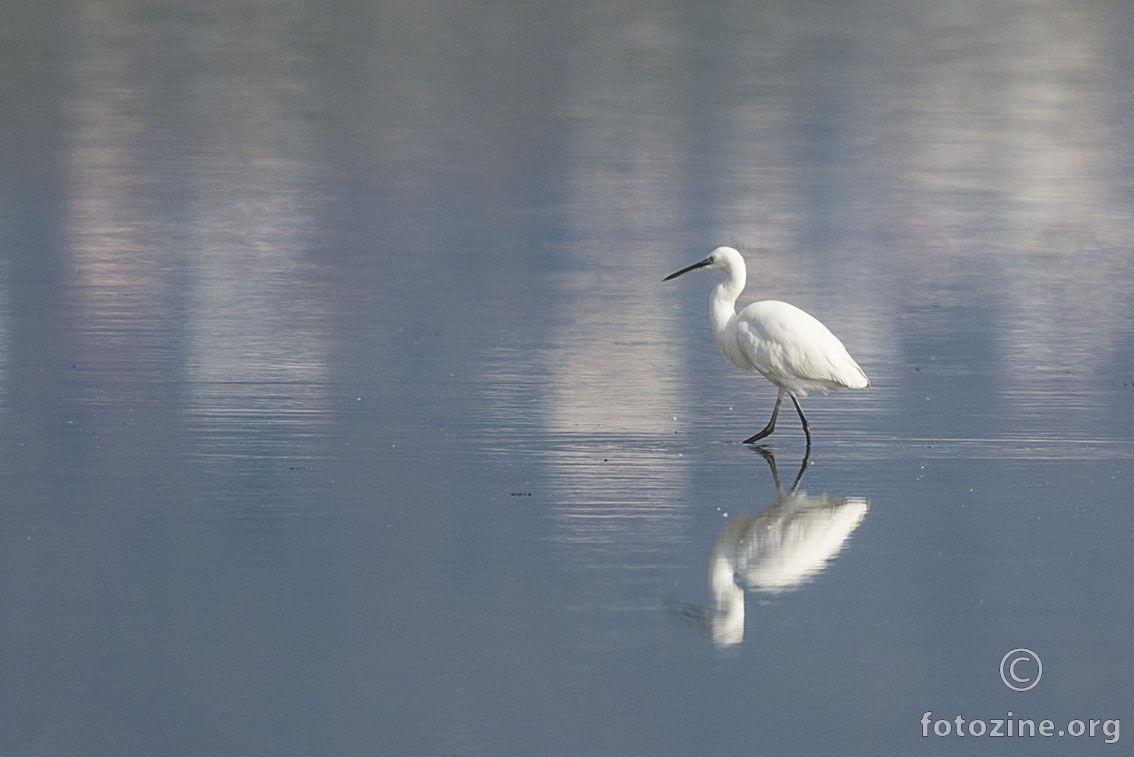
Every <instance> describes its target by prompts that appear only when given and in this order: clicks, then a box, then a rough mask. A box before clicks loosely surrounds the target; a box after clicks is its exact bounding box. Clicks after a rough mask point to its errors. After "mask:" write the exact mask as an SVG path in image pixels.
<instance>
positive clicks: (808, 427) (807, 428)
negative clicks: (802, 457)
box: [777, 394, 811, 454]
mask: <svg viewBox="0 0 1134 757" xmlns="http://www.w3.org/2000/svg"><path fill="white" fill-rule="evenodd" d="M788 396H789V397H791V403H792V404H793V405H795V412H797V413H799V420H800V422H802V423H803V433H804V434H805V435H806V436H807V452H808V453H809V454H810V452H811V424H809V423H808V422H807V419H806V418H804V417H803V408H801V407H800V406H799V400H797V399H796V398H795V395H794V394H789V395H788ZM777 404H779V403H777Z"/></svg>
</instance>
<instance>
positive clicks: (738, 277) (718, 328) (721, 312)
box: [709, 263, 745, 339]
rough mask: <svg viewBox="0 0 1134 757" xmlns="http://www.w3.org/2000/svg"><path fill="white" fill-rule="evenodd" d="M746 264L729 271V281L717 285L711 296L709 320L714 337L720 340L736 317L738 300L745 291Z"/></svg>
mask: <svg viewBox="0 0 1134 757" xmlns="http://www.w3.org/2000/svg"><path fill="white" fill-rule="evenodd" d="M744 280H745V270H744V264H743V263H741V264H740V266H739V267H737V268H733V269H732V270H730V271H729V276H728V278H727V279H725V280H724V281H722V282H721V283H719V284H717V285H716V287H715V288H714V289H713V293H712V294H711V295H709V320H710V321H711V322H712V324H713V336H715V337H717V338H718V339H719V338H720V336H721V335H722V334H724V332H725V330H726V329H727V328H728V325H729V322H730V321H731V320H732V319H733V318H735V317H736V298H737V297H739V296H740V293H741V292H742V291H744Z"/></svg>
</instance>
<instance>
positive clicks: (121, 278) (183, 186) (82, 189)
mask: <svg viewBox="0 0 1134 757" xmlns="http://www.w3.org/2000/svg"><path fill="white" fill-rule="evenodd" d="M78 10H79V12H81V13H82V15H83V18H82V19H81V20H80V22H79V26H80V27H81V28H82V29H83V34H82V35H79V37H78V40H79V41H78V49H77V50H76V51H75V55H74V66H73V72H72V78H73V95H72V98H71V100H70V105H69V109H68V118H69V121H70V124H69V126H70V130H69V131H70V134H71V144H70V151H69V174H70V176H69V182H68V186H69V187H70V193H71V194H70V197H69V198H68V212H67V218H68V233H67V241H68V243H69V246H70V251H69V253H70V272H71V279H72V285H73V288H74V290H75V296H74V297H73V301H74V302H75V305H74V307H75V312H74V313H73V318H74V321H75V323H76V332H77V333H79V334H80V335H81V336H82V338H81V339H79V345H78V346H77V349H78V351H79V353H80V354H81V355H83V359H84V360H85V363H86V365H87V366H89V367H91V368H94V369H97V370H98V371H99V375H104V376H105V375H115V376H119V377H123V378H126V379H127V380H148V381H155V380H162V379H165V380H173V381H186V382H188V383H189V384H190V387H189V389H188V391H186V392H185V397H186V398H187V399H186V400H185V401H186V402H187V403H188V405H189V413H190V415H191V416H192V417H195V418H197V419H198V421H200V423H201V424H202V425H201V428H199V429H198V430H200V431H202V432H203V433H201V434H198V435H197V436H196V438H197V439H199V440H201V441H202V443H203V446H202V449H203V450H207V451H208V453H209V454H225V453H226V443H225V442H226V440H227V441H228V442H235V443H237V444H245V443H247V440H244V441H241V440H240V438H238V437H236V436H233V434H234V433H241V434H242V433H246V432H247V431H248V430H252V431H253V432H254V431H255V430H256V429H258V428H260V427H261V425H262V424H263V423H265V422H271V423H273V424H275V426H274V427H275V428H277V429H278V428H282V429H288V428H290V427H293V426H297V425H300V424H301V425H302V426H303V427H304V428H306V429H307V432H309V430H310V429H309V428H308V427H309V425H310V424H311V423H312V422H313V421H316V420H318V419H319V418H320V416H319V414H318V410H319V409H320V406H321V405H320V403H321V402H323V400H324V394H325V382H326V377H327V356H326V350H327V346H326V338H327V329H328V317H327V314H326V309H325V303H324V301H323V299H322V295H323V294H324V292H323V291H322V289H321V287H320V286H319V282H318V279H317V277H316V276H315V268H314V266H313V264H312V261H311V260H310V256H311V254H312V249H313V248H314V246H315V245H316V220H317V213H318V212H319V209H320V207H321V205H322V203H323V197H324V193H323V191H322V187H321V186H320V184H319V181H318V179H317V176H316V172H315V168H314V167H313V165H312V164H311V163H310V158H311V156H313V155H317V154H318V151H317V150H315V149H314V148H313V147H312V145H311V144H310V138H309V135H308V134H307V125H306V123H305V121H304V120H303V118H302V113H303V110H302V108H299V107H297V106H296V98H301V97H303V96H304V95H305V93H306V91H307V89H308V87H307V85H306V84H305V82H304V81H302V80H301V79H300V78H299V76H298V75H297V74H296V69H295V68H294V67H293V66H292V65H291V63H292V61H291V57H290V55H291V54H290V53H289V47H288V43H287V38H286V32H287V29H288V25H289V24H290V23H291V20H290V19H289V18H288V17H287V15H286V14H263V15H261V14H257V13H249V12H247V11H246V10H239V9H235V8H233V9H231V10H224V9H221V10H216V11H215V13H217V14H218V15H217V17H215V18H205V17H194V18H193V19H192V22H190V20H189V19H188V18H180V17H178V18H177V19H174V20H175V21H177V23H168V24H167V23H162V21H161V19H160V18H154V17H152V16H151V15H147V14H145V13H141V12H138V9H137V8H131V6H130V5H129V4H125V5H122V6H119V5H111V4H104V3H88V4H83V5H82V6H79V8H78ZM190 64H191V65H190ZM282 385H287V387H288V388H287V389H286V391H283V390H281V391H274V390H273V389H272V387H279V386H282ZM165 396H168V395H165ZM229 421H235V423H230V422H229ZM261 430H262V429H261ZM305 433H306V432H305ZM284 436H285V437H286V436H287V433H286V432H285V434H284ZM218 442H221V443H220V444H218ZM228 451H232V450H231V449H228Z"/></svg>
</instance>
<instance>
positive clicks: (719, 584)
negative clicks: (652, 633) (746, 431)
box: [701, 447, 870, 647]
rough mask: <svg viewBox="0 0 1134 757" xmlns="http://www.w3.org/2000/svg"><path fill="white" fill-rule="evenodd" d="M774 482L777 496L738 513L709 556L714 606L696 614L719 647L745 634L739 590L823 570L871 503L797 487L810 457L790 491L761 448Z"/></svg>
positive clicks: (792, 584) (779, 584) (782, 586)
mask: <svg viewBox="0 0 1134 757" xmlns="http://www.w3.org/2000/svg"><path fill="white" fill-rule="evenodd" d="M756 449H757V451H758V452H759V453H760V454H761V455H763V456H764V459H765V460H767V462H768V466H769V467H770V468H771V469H772V479H773V480H774V481H775V484H776V501H775V502H773V503H772V504H771V505H770V506H768V507H767V508H766V509H764V511H763V512H761V513H760V514H759V515H757V516H756V517H755V518H753V517H752V516H750V515H742V516H740V517H739V518H737V519H736V520H734V521H732V522H731V523H729V524H728V526H726V527H725V528H724V530H722V531H721V533H720V536H718V537H717V543H716V545H714V547H713V553H712V556H711V557H710V558H709V588H710V590H711V591H712V594H713V606H712V607H710V608H708V610H707V612H703V613H702V614H701V618H702V621H703V622H704V623H705V625H706V627H707V630H708V632H709V635H710V636H711V638H712V640H713V642H714V643H715V644H716V645H717V646H720V647H728V646H733V645H735V644H739V643H740V642H741V640H743V638H744V592H745V590H748V591H756V592H766V593H778V592H784V591H789V590H791V589H795V588H797V587H799V586H801V585H802V584H804V583H806V582H807V581H809V580H810V579H812V578H814V577H815V576H816V575H817V574H818V573H819V572H820V571H822V570H823V569H824V568H825V567H826V566H827V563H828V562H829V561H830V560H831V558H833V557H834V556H835V555H836V554H838V552H839V550H840V549H842V547H843V544H844V543H846V540H847V539H848V538H849V537H850V535H851V534H852V533H853V532H854V530H855V528H857V527H858V524H859V523H861V522H862V519H863V518H864V517H866V512H867V510H869V509H870V502H869V501H867V500H866V499H863V498H862V497H848V498H845V499H840V498H838V497H830V496H827V495H825V494H821V495H811V494H808V493H807V492H805V491H799V482H800V480H801V479H802V478H803V473H804V471H806V470H807V464H808V462H809V460H808V458H807V457H804V459H803V465H802V466H800V469H799V473H798V474H797V475H796V477H795V482H794V483H793V484H792V486H791V490H790V491H784V488H783V486H782V485H781V484H780V477H779V474H778V472H777V471H776V459H775V457H773V456H772V453H771V452H769V451H768V450H766V449H763V448H760V447H757V448H756Z"/></svg>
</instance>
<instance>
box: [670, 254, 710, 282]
mask: <svg viewBox="0 0 1134 757" xmlns="http://www.w3.org/2000/svg"><path fill="white" fill-rule="evenodd" d="M711 262H712V261H711V260H709V259H708V258H705V259H704V260H702V261H701V262H700V263H694V264H693V265H691V266H686V267H685V268H682V269H681V270H680V271H678V272H677V273H671V274H670V275H668V276H666V277H665V278H664V279H662V281H669V280H670V279H676V278H677V277H678V276H680V275H681V274H683V273H689V272H690V271H696V270H697V269H698V268H704V267H705V266H707V265H708V264H709V263H711Z"/></svg>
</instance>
